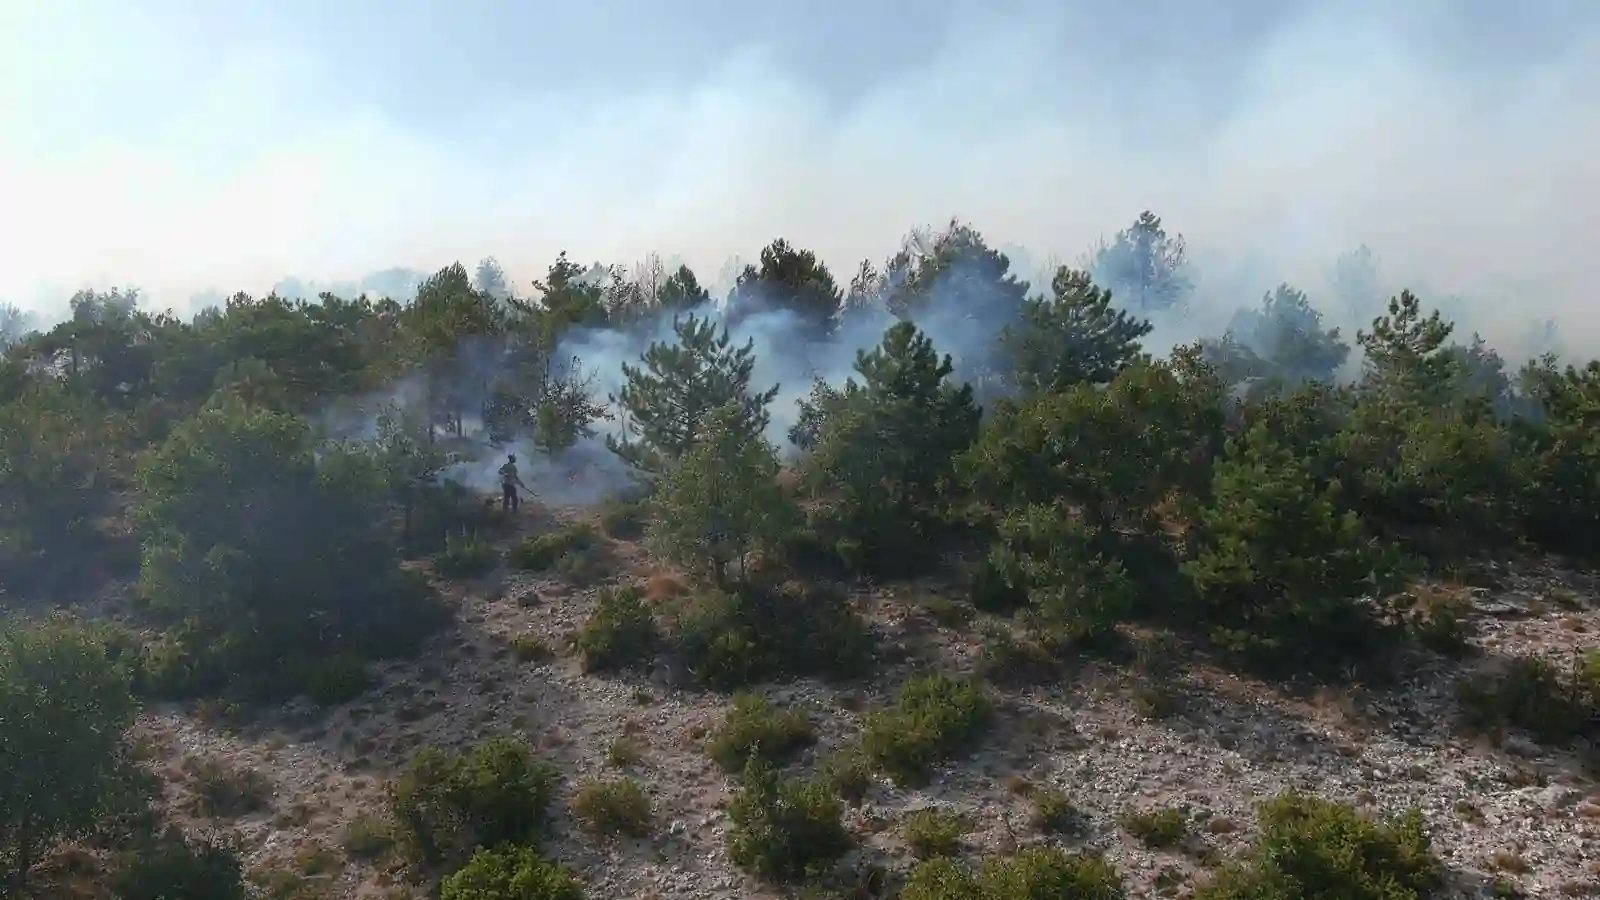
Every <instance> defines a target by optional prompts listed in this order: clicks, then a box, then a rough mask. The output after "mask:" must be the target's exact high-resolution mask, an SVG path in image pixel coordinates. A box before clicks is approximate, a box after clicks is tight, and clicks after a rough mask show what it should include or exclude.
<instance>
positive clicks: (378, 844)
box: [341, 816, 394, 860]
mask: <svg viewBox="0 0 1600 900" xmlns="http://www.w3.org/2000/svg"><path fill="white" fill-rule="evenodd" d="M341 843H342V844H343V846H344V852H346V853H348V854H350V855H351V856H352V857H354V858H356V859H366V860H373V859H380V858H382V857H384V856H387V855H388V853H389V851H390V850H392V849H394V829H393V827H391V826H390V825H389V823H387V822H384V821H382V820H380V819H377V818H375V817H373V816H361V817H359V818H357V819H355V820H354V821H352V822H351V823H350V824H348V825H346V826H345V827H344V839H343V840H342V841H341Z"/></svg>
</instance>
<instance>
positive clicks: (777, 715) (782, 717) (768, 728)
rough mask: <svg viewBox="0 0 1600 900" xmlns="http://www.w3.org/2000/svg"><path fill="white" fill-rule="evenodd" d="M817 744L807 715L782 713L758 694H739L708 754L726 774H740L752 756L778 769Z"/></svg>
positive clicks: (788, 711) (719, 728)
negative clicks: (794, 755) (790, 758)
mask: <svg viewBox="0 0 1600 900" xmlns="http://www.w3.org/2000/svg"><path fill="white" fill-rule="evenodd" d="M814 740H816V732H815V731H814V730H813V728H812V727H811V720H810V719H809V718H808V717H807V716H806V714H805V713H803V712H801V711H799V710H784V711H781V712H780V711H778V710H777V709H774V708H773V706H772V703H771V701H769V700H768V699H767V698H765V697H762V696H760V695H758V694H736V695H735V696H734V698H733V706H732V708H731V709H729V710H728V714H727V716H726V717H725V718H724V719H723V720H722V724H721V725H720V726H718V728H717V730H716V731H714V732H712V735H711V739H710V740H709V741H707V742H706V754H707V755H708V756H710V757H711V759H712V760H713V761H714V762H716V764H717V765H719V766H721V767H722V769H723V771H725V772H738V771H741V770H743V769H744V766H745V763H747V762H748V761H749V759H750V756H751V755H752V754H754V755H757V756H760V757H761V758H762V759H763V760H766V761H767V762H769V763H772V764H773V765H779V764H782V763H784V762H786V761H787V760H788V758H789V757H790V756H792V755H793V754H795V753H796V752H798V751H799V750H801V749H802V748H804V747H806V746H807V745H809V744H810V743H811V742H812V741H814Z"/></svg>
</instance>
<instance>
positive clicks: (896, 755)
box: [861, 674, 993, 784]
mask: <svg viewBox="0 0 1600 900" xmlns="http://www.w3.org/2000/svg"><path fill="white" fill-rule="evenodd" d="M992 711H993V705H992V704H991V702H990V700H989V698H988V697H987V696H985V695H984V693H983V689H982V688H981V687H979V686H978V685H977V684H974V683H973V682H970V681H958V680H955V679H952V678H949V677H947V676H944V675H938V674H932V675H918V676H915V677H913V678H911V679H909V680H907V681H906V683H905V684H904V685H902V686H901V688H900V692H899V694H898V696H896V698H895V702H894V705H893V706H890V707H889V708H887V709H882V710H878V711H876V712H873V713H870V714H869V715H868V716H867V722H866V732H865V733H864V734H863V735H862V739H861V743H862V747H863V749H864V750H865V751H866V753H867V755H868V756H869V757H870V758H871V759H872V761H873V763H874V764H875V765H876V766H877V767H878V768H879V769H881V770H883V771H884V772H886V773H887V774H888V775H889V776H890V777H892V778H893V779H895V781H897V782H901V783H905V784H915V783H920V782H922V781H925V780H926V779H927V776H928V773H929V770H930V769H932V767H933V766H934V765H936V764H938V763H940V762H942V761H944V760H946V759H949V758H950V757H952V756H954V755H955V754H957V753H959V752H961V751H962V750H963V749H965V748H966V747H967V746H968V745H969V744H971V743H972V742H973V741H974V740H976V739H977V737H978V735H979V734H980V733H981V732H982V730H983V726H984V723H986V722H987V721H988V719H989V716H990V714H991V712H992Z"/></svg>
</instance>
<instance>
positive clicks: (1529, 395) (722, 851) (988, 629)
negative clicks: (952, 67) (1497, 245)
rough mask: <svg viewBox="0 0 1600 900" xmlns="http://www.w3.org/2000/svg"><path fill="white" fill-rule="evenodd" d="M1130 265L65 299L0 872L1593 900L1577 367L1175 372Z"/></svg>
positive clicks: (796, 256) (7, 880)
mask: <svg viewBox="0 0 1600 900" xmlns="http://www.w3.org/2000/svg"><path fill="white" fill-rule="evenodd" d="M913 250H915V251H916V252H913ZM1096 252H1097V259H1098V262H1097V263H1096V269H1095V271H1085V270H1078V269H1073V268H1071V267H1065V266H1064V267H1061V268H1060V269H1059V270H1058V271H1057V272H1055V273H1054V275H1053V277H1052V278H1051V281H1050V284H1049V285H1048V287H1047V289H1043V288H1042V289H1040V290H1035V289H1034V288H1033V287H1032V286H1031V285H1028V284H1026V283H1023V282H1021V281H1019V280H1018V279H1017V278H1016V277H1014V276H1013V275H1011V274H1010V271H1009V265H1010V264H1009V261H1008V260H1007V259H1006V257H1005V256H1004V255H1003V254H1000V253H998V252H996V251H994V250H993V249H991V248H989V247H988V246H987V244H986V243H985V242H984V240H983V237H982V235H980V234H979V233H978V232H976V231H975V230H973V229H971V228H970V227H967V226H963V225H960V224H958V223H957V224H953V225H952V227H951V228H950V229H949V230H948V231H945V232H941V233H940V234H938V235H933V236H922V237H919V238H918V240H917V241H916V242H910V241H908V242H907V243H906V245H905V249H903V250H902V251H901V252H899V253H897V254H895V255H894V256H892V257H891V258H890V259H889V260H888V261H887V262H886V263H885V267H884V271H883V273H882V274H879V272H878V270H877V269H875V268H874V267H873V266H871V265H870V264H863V266H862V267H861V269H860V270H859V272H858V275H857V277H856V278H855V279H854V280H853V281H852V284H851V286H850V288H849V289H848V290H846V289H844V288H841V287H840V286H839V285H838V284H837V283H836V282H835V280H834V277H833V275H832V274H831V273H830V271H829V270H828V268H827V266H826V265H824V264H823V263H822V262H821V261H820V260H819V259H818V258H817V257H816V255H815V254H813V253H811V252H810V251H805V250H801V249H798V248H795V247H793V246H791V245H790V244H788V243H787V242H785V241H782V240H779V241H775V242H773V243H772V244H770V245H769V246H768V247H767V248H765V249H764V250H763V252H762V254H761V257H760V259H761V262H760V265H759V266H757V265H751V266H749V267H748V268H747V269H746V270H745V271H744V272H743V273H742V274H741V275H740V277H739V279H738V282H737V284H736V285H735V287H734V288H733V290H732V291H731V292H730V295H729V296H728V298H727V300H726V302H724V303H714V302H713V301H712V299H711V297H710V295H709V292H707V291H706V290H705V289H704V288H702V287H701V286H700V285H699V282H698V280H697V279H696V276H695V275H694V273H693V272H692V271H690V270H689V269H688V268H686V267H684V268H680V269H679V270H678V271H677V272H675V273H671V274H670V276H667V277H665V278H664V280H657V281H652V282H650V283H648V284H646V283H645V282H642V281H639V280H630V278H628V277H627V276H626V275H625V274H624V273H623V271H622V270H621V269H620V268H612V269H609V270H607V269H604V268H603V267H602V268H601V269H598V270H597V269H592V268H586V267H582V266H578V265H576V264H574V263H572V262H571V261H569V260H568V259H567V258H566V256H565V255H564V254H563V255H562V256H561V257H559V258H558V259H557V260H556V262H555V263H554V264H553V265H552V266H551V267H550V270H549V272H548V274H547V276H546V278H545V279H543V280H540V281H538V282H535V283H534V285H533V287H534V290H535V296H534V297H531V298H530V297H519V296H517V295H515V294H513V293H511V292H510V291H509V290H508V289H507V288H506V286H505V284H504V282H503V280H498V281H496V280H493V279H490V280H488V281H485V280H484V279H481V278H480V279H479V281H474V279H472V278H471V277H469V276H468V274H467V271H466V269H465V268H464V267H462V266H460V265H459V264H458V265H454V266H451V267H449V268H447V269H444V270H442V271H440V272H439V273H438V274H436V275H435V276H433V277H431V278H429V279H427V280H426V281H425V282H424V283H423V284H422V285H421V286H420V287H419V288H418V291H417V294H416V296H414V297H411V298H407V299H406V300H405V301H404V302H401V301H394V300H388V299H382V300H379V299H373V298H359V299H354V300H351V299H347V298H340V297H336V296H332V295H325V296H323V297H322V298H320V299H319V301H317V302H316V303H307V302H290V301H287V300H284V299H282V298H279V297H266V298H259V299H258V298H251V297H248V296H243V295H240V296H237V297H234V298H232V299H230V300H229V301H228V302H227V304H226V306H225V307H224V308H221V309H217V310H212V311H208V312H205V313H203V314H200V315H197V316H195V317H194V318H193V319H192V320H188V321H185V320H181V319H179V318H177V317H175V316H171V315H161V314H152V313H149V312H147V311H144V310H142V309H140V308H139V305H138V303H137V297H136V296H133V295H129V294H123V293H115V292H114V293H112V294H96V293H92V292H86V293H84V294H80V295H79V296H78V297H76V298H75V299H74V301H73V304H72V309H73V314H72V317H71V318H70V319H69V320H68V321H65V322H62V323H59V324H58V325H56V326H55V327H53V328H52V329H51V330H49V331H47V332H36V333H32V334H29V335H26V336H23V337H22V338H20V339H19V340H17V341H16V342H15V343H13V344H11V345H10V346H8V347H7V348H6V349H5V352H4V356H3V359H0V604H3V606H4V608H5V611H6V612H7V613H8V617H7V619H6V620H5V622H4V625H3V627H0V892H3V895H4V896H6V897H8V898H9V897H18V898H33V897H54V896H64V897H73V898H81V900H90V898H94V900H100V898H115V900H334V898H347V897H387V898H395V900H400V898H414V900H422V898H438V900H581V898H585V897H589V898H602V897H604V898H609V897H642V898H651V897H656V898H676V897H682V898H690V897H694V898H734V897H762V898H765V897H804V898H808V900H844V898H850V900H865V898H883V900H891V898H897V900H965V898H977V900H1032V898H1044V897H1052V898H1054V897H1074V898H1089V900H1125V898H1130V897H1152V896H1163V897H1168V896H1170V897H1191V898H1193V900H1424V898H1428V897H1439V896H1444V897H1456V896H1459V897H1473V896H1495V897H1515V896H1523V895H1536V896H1571V897H1581V896H1585V895H1595V894H1597V893H1600V869H1597V868H1596V860H1600V852H1596V847H1597V846H1600V789H1597V786H1596V781H1595V779H1596V778H1597V777H1600V746H1597V745H1600V648H1597V647H1596V642H1595V639H1594V635H1595V633H1596V629H1597V628H1600V595H1597V589H1600V588H1597V584H1596V581H1595V561H1596V560H1597V559H1600V418H1597V415H1596V411H1597V410H1600V362H1588V363H1585V364H1578V363H1574V362H1564V361H1562V360H1560V359H1558V358H1557V357H1555V356H1553V355H1547V356H1543V357H1539V358H1536V359H1531V360H1527V361H1525V362H1523V363H1522V364H1521V365H1520V366H1512V365H1509V364H1508V363H1507V361H1506V360H1505V359H1504V358H1502V357H1501V356H1500V355H1499V354H1498V353H1497V352H1496V351H1495V350H1494V349H1493V348H1492V347H1490V346H1489V345H1488V343H1486V342H1485V341H1484V340H1482V339H1481V338H1480V337H1478V336H1476V335H1475V336H1473V338H1472V339H1471V340H1470V341H1468V342H1465V343H1463V342H1460V341H1458V340H1456V339H1455V337H1454V335H1455V326H1454V324H1453V323H1451V322H1449V321H1446V320H1445V319H1444V318H1443V317H1442V316H1441V315H1440V313H1439V312H1437V311H1435V310H1430V309H1429V308H1428V307H1427V306H1426V305H1425V304H1424V302H1423V301H1422V299H1421V298H1419V297H1417V296H1416V295H1413V294H1411V293H1410V292H1406V291H1402V292H1401V293H1400V294H1398V295H1397V296H1394V297H1392V298H1389V299H1388V300H1386V301H1384V300H1380V299H1378V298H1375V297H1369V298H1366V299H1365V301H1364V302H1365V303H1366V305H1365V306H1363V307H1361V308H1362V309H1363V310H1365V311H1366V312H1370V313H1371V314H1372V317H1371V318H1370V319H1369V320H1368V321H1367V322H1366V323H1364V324H1363V325H1362V326H1361V327H1360V328H1358V329H1357V330H1356V331H1355V334H1354V336H1353V342H1352V341H1351V340H1349V339H1347V337H1346V334H1345V332H1344V331H1343V330H1342V329H1341V328H1339V327H1334V326H1331V325H1330V324H1328V323H1327V322H1325V321H1324V319H1323V316H1322V313H1321V312H1319V311H1318V310H1317V308H1316V307H1314V306H1313V305H1312V303H1311V301H1310V299H1309V298H1308V297H1307V295H1306V294H1305V293H1303V292H1301V291H1299V290H1297V289H1295V288H1293V287H1292V286H1290V285H1280V286H1278V287H1277V288H1276V289H1274V290H1272V291H1270V292H1268V293H1267V294H1266V295H1265V296H1264V297H1263V298H1262V300H1261V302H1260V304H1259V305H1257V306H1252V307H1247V308H1244V309H1241V310H1239V311H1238V312H1237V314H1236V315H1234V316H1233V317H1232V320H1231V325H1230V327H1229V328H1228V329H1227V330H1226V331H1225V332H1224V333H1222V334H1220V335H1215V336H1210V337H1203V338H1201V339H1199V340H1196V341H1195V342H1193V343H1190V344H1184V345H1180V346H1176V347H1171V348H1165V349H1163V348H1147V347H1146V345H1145V342H1146V340H1147V339H1148V338H1149V336H1150V335H1151V334H1152V333H1153V332H1154V331H1155V329H1156V324H1155V323H1156V321H1157V320H1160V321H1161V322H1162V323H1163V327H1165V328H1167V329H1174V328H1177V327H1180V326H1182V327H1187V326H1189V325H1192V324H1193V319H1192V317H1191V314H1190V313H1189V312H1188V311H1187V310H1188V306H1187V304H1188V302H1189V299H1190V298H1189V296H1188V292H1191V291H1192V290H1193V279H1192V278H1191V277H1190V275H1189V274H1188V273H1187V270H1186V269H1185V268H1184V267H1185V266H1186V263H1185V262H1184V259H1183V253H1182V239H1181V237H1176V236H1168V235H1167V233H1166V231H1165V230H1164V228H1163V226H1162V225H1161V221H1160V219H1159V217H1157V216H1155V215H1154V214H1151V213H1146V214H1144V215H1142V216H1140V217H1139V219H1138V221H1137V222H1136V223H1135V224H1134V225H1133V226H1132V227H1131V228H1130V229H1127V230H1125V231H1124V232H1123V233H1121V234H1119V235H1118V236H1117V238H1116V239H1115V240H1114V241H1112V242H1110V243H1108V244H1106V245H1105V246H1104V247H1102V248H1100V249H1099V250H1098V251H1096ZM481 271H488V272H490V273H491V274H492V273H493V272H494V271H495V269H494V267H493V266H490V265H488V264H487V263H486V264H485V266H484V267H482V269H481ZM657 274H662V275H665V273H660V272H658V273H657ZM597 276H603V277H597ZM1130 279H1132V280H1131V281H1130ZM480 282H482V283H480ZM1102 282H1104V283H1102ZM1108 285H1109V287H1108ZM1118 292H1121V293H1118ZM1119 296H1125V297H1133V298H1135V299H1134V301H1133V302H1132V303H1131V304H1130V303H1129V302H1126V301H1120V300H1118V299H1117V298H1118V297H1119ZM1358 299H1359V298H1358ZM1158 350H1159V351H1160V352H1157V351H1158ZM519 504H520V505H519Z"/></svg>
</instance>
